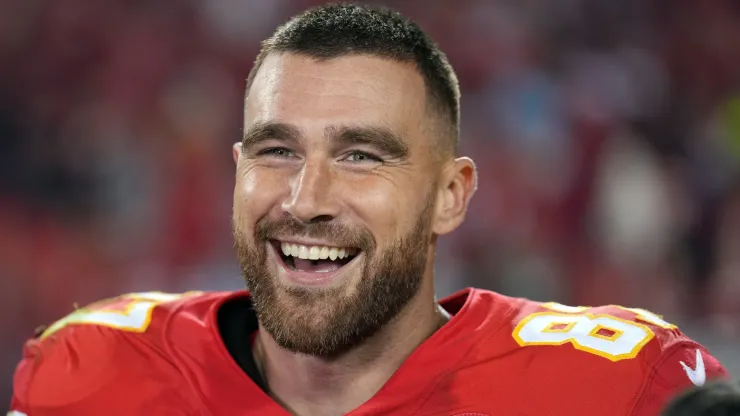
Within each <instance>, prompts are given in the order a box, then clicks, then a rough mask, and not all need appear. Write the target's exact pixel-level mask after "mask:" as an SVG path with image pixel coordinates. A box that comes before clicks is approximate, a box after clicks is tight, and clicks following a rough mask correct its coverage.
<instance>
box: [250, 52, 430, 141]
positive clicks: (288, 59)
mask: <svg viewBox="0 0 740 416" xmlns="http://www.w3.org/2000/svg"><path fill="white" fill-rule="evenodd" d="M425 97H426V93H425V89H424V81H423V79H422V77H421V75H420V74H419V73H418V71H417V70H416V68H415V67H414V66H413V65H412V64H407V63H401V62H395V61H391V60H388V59H383V58H379V57H374V56H366V55H350V56H342V57H338V58H334V59H330V60H325V61H318V60H316V59H314V58H311V57H306V56H301V55H296V54H290V53H281V54H270V55H268V56H267V57H266V58H265V60H264V61H263V63H262V65H261V67H260V69H259V70H258V72H257V74H256V76H255V78H254V81H253V83H252V86H251V88H250V91H249V94H248V96H247V100H246V106H245V111H246V114H245V125H246V126H249V125H250V124H252V123H255V122H260V121H281V122H286V123H291V124H295V125H297V126H298V127H300V128H301V129H305V130H306V131H309V132H311V131H321V132H323V130H324V128H325V127H327V126H330V125H354V124H358V123H361V124H377V125H384V126H385V127H388V128H390V129H392V130H395V131H397V132H399V133H403V134H406V135H409V134H411V135H413V133H414V132H415V131H416V130H418V129H419V128H420V126H421V124H422V122H423V120H424V114H425Z"/></svg>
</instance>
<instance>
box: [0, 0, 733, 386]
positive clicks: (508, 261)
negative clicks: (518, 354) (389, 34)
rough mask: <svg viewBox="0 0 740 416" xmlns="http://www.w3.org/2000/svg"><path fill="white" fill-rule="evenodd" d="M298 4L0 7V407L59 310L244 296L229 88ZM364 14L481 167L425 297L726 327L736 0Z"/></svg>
mask: <svg viewBox="0 0 740 416" xmlns="http://www.w3.org/2000/svg"><path fill="white" fill-rule="evenodd" d="M318 3H321V2H319V1H310V0H210V1H198V0H158V1H143V0H126V1H124V0H55V1H43V0H4V1H2V2H0V9H3V10H4V11H3V12H0V301H1V302H0V305H2V306H0V313H2V316H3V320H2V334H1V335H0V341H1V342H0V394H3V393H6V392H9V382H10V374H11V371H12V367H13V365H14V364H15V362H16V361H17V360H18V358H19V356H20V346H21V343H22V340H23V339H24V338H27V337H29V336H30V335H32V333H33V330H34V328H35V327H36V326H38V325H41V324H45V323H46V324H48V323H50V322H51V321H53V320H54V319H56V318H59V317H60V316H62V315H64V314H66V313H68V312H69V311H70V310H71V308H72V306H73V305H74V304H85V303H88V302H90V301H93V300H96V299H100V298H102V297H108V296H112V295H115V294H119V293H122V292H130V291H142V290H162V291H183V290H188V289H236V288H240V287H241V286H242V283H241V281H240V278H239V271H238V268H237V266H236V263H235V260H234V254H233V248H232V240H231V234H230V217H231V192H232V187H233V174H234V172H233V170H234V165H233V161H232V159H231V145H232V144H233V143H234V142H236V141H238V140H240V135H241V127H242V117H243V114H242V105H243V98H244V97H243V93H244V87H245V79H246V76H247V73H248V71H249V69H250V67H251V65H252V63H253V61H254V58H255V56H256V54H257V51H258V50H259V42H260V40H262V39H263V38H265V37H267V36H269V35H270V33H271V32H272V31H273V30H274V28H275V26H276V25H277V24H279V23H280V22H282V21H284V20H285V19H286V18H288V17H289V16H290V15H292V14H294V13H296V12H298V11H300V10H302V9H304V8H306V7H309V6H312V5H315V4H318ZM384 3H385V4H388V5H392V6H394V7H396V8H398V9H399V10H401V11H403V12H405V13H407V14H408V15H410V16H412V17H413V18H414V19H415V20H417V21H418V22H419V23H420V24H421V25H422V27H423V28H425V29H426V30H427V31H428V32H429V33H430V34H431V35H432V37H433V38H434V39H435V40H436V41H437V42H438V43H439V44H440V46H441V47H442V49H443V50H444V51H446V53H447V54H448V56H449V58H450V60H451V62H452V64H453V66H454V67H455V69H456V70H457V72H458V75H459V78H460V81H461V87H462V91H463V103H462V120H463V121H462V138H461V149H460V153H461V154H467V155H471V156H473V158H474V159H475V161H476V162H477V166H478V168H479V175H480V176H479V190H478V193H477V195H476V196H475V197H474V199H473V203H472V207H471V209H470V212H469V215H468V218H467V221H466V223H465V225H464V226H463V227H462V228H461V229H460V230H459V231H457V232H456V233H455V234H454V235H452V236H450V237H448V238H443V239H442V241H441V244H442V247H441V248H440V254H439V259H438V262H439V264H438V268H437V280H438V287H439V292H440V295H444V294H447V293H450V292H452V291H454V290H456V289H459V288H462V287H465V286H471V285H472V286H478V287H484V288H489V289H494V290H498V291H501V292H502V293H505V294H508V295H513V296H528V297H531V298H534V299H537V300H557V301H560V302H562V303H566V304H573V305H589V304H597V303H619V304H624V305H627V306H640V307H644V308H647V309H651V310H653V311H655V312H657V313H659V314H662V315H665V316H666V319H668V320H672V321H680V322H687V323H690V324H691V325H693V326H694V327H695V328H698V329H697V330H700V331H702V333H706V334H707V335H706V336H707V337H710V335H711V336H715V335H717V334H719V336H721V337H725V336H726V337H732V336H735V335H737V334H738V333H739V332H740V175H739V174H738V173H739V170H738V167H739V166H740V90H739V89H738V87H740V3H738V2H735V1H730V0H702V1H691V0H622V1H588V0H548V1H543V0H518V1H513V0H512V1H486V0H456V1H449V0H416V1H412V0H405V1H403V0H398V1H386V2H384ZM698 338H699V340H700V341H701V340H703V338H702V337H701V336H699V337H698ZM729 349H730V350H732V347H729ZM733 354H734V355H733ZM719 356H720V358H722V357H723V355H722V354H719ZM729 356H730V357H731V358H732V357H734V359H736V360H737V362H740V353H739V352H737V351H734V352H732V353H731V354H730V355H729ZM730 367H731V366H730ZM8 395H9V393H8ZM8 395H6V396H8Z"/></svg>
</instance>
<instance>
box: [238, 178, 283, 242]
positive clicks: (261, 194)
mask: <svg viewBox="0 0 740 416" xmlns="http://www.w3.org/2000/svg"><path fill="white" fill-rule="evenodd" d="M281 183H285V180H281V179H280V178H278V177H277V175H276V174H275V173H274V172H273V171H271V170H270V169H264V168H254V169H245V170H244V172H242V173H240V174H237V177H236V185H235V187H234V219H235V221H237V222H238V223H239V225H240V226H242V227H247V228H249V229H251V228H252V226H253V225H254V224H255V223H256V222H257V221H258V220H259V219H260V218H262V217H264V216H265V215H267V214H268V213H269V212H270V210H271V209H273V208H274V207H276V206H280V204H279V201H280V195H282V188H283V186H282V185H281Z"/></svg>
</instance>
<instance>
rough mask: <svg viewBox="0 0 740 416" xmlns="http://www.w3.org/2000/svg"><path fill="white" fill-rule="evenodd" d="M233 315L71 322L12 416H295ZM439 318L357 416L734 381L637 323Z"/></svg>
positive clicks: (485, 303)
mask: <svg viewBox="0 0 740 416" xmlns="http://www.w3.org/2000/svg"><path fill="white" fill-rule="evenodd" d="M235 301H246V302H247V303H244V304H245V305H250V304H249V294H248V293H247V292H232V293H187V294H184V295H169V294H163V293H158V292H155V293H143V294H134V295H126V296H122V297H119V298H115V299H112V300H108V301H103V302H100V303H98V304H93V305H91V306H89V307H87V308H84V309H80V310H78V311H76V312H74V313H72V314H71V315H69V316H67V317H66V318H64V319H62V320H61V321H59V322H57V323H55V324H54V325H52V326H51V327H50V328H49V329H48V330H47V331H46V332H45V333H44V334H43V335H42V336H41V337H39V338H38V339H34V340H31V341H29V342H28V343H27V344H26V346H25V348H24V358H23V360H22V361H21V363H20V364H19V366H18V368H17V370H16V373H15V378H14V385H15V389H14V396H13V399H12V403H11V406H12V407H11V409H12V410H14V411H15V413H13V412H11V414H13V415H24V414H25V415H28V416H61V415H70V416H73V415H74V416H79V415H110V416H113V415H126V416H131V415H213V416H218V415H229V416H248V415H260V416H286V415H288V413H287V412H286V411H285V410H283V409H282V408H281V407H280V406H279V405H278V404H277V403H276V402H275V401H273V400H272V399H271V398H270V396H269V395H268V394H267V393H265V392H264V391H263V389H261V388H260V387H259V383H258V382H255V381H254V380H253V378H251V377H249V376H248V375H247V372H245V371H244V367H243V366H241V365H240V364H239V363H238V362H237V361H238V360H236V359H235V358H234V356H233V354H232V353H230V349H229V348H228V347H227V345H226V344H225V342H224V337H223V336H222V331H223V328H220V325H221V324H220V323H219V322H220V321H219V319H220V318H218V315H219V311H220V310H224V309H225V305H228V304H233V303H234V302H235ZM441 305H442V306H443V307H444V308H445V309H446V310H447V311H448V312H449V313H450V314H451V315H452V316H453V317H452V319H451V320H450V321H449V322H448V323H447V324H446V325H445V326H443V327H442V328H441V329H439V330H438V331H437V332H436V333H434V334H433V335H432V336H431V337H430V338H429V339H427V340H426V341H425V342H424V343H423V344H421V345H420V346H419V347H418V348H417V349H416V350H415V351H414V352H413V353H412V354H411V355H410V356H409V357H408V359H407V360H406V361H405V362H404V363H403V365H401V367H400V368H399V369H398V370H397V371H396V373H395V374H394V375H393V376H392V377H391V379H390V380H388V382H387V383H386V384H385V385H384V386H383V387H382V388H381V389H380V391H378V392H377V393H376V394H375V396H373V397H372V398H371V399H370V400H369V401H367V402H366V403H365V404H363V405H362V406H360V407H359V408H357V409H355V410H354V411H352V412H350V413H349V415H350V416H365V415H403V416H407V415H418V416H453V415H454V416H487V415H490V416H493V415H568V416H579V415H589V416H591V415H595V414H598V415H603V416H608V415H620V416H623V415H657V414H659V412H660V410H661V408H662V407H663V406H664V404H665V403H666V402H667V401H668V400H669V399H670V398H671V397H672V396H673V395H674V394H676V393H677V392H679V391H681V390H684V389H686V388H688V387H690V386H692V385H694V384H696V385H699V384H702V383H703V382H704V381H705V380H707V379H711V378H725V377H727V376H728V375H727V372H726V371H725V369H724V368H723V367H722V366H721V365H720V363H719V362H717V360H716V359H715V358H714V357H712V356H711V355H710V354H709V353H708V351H707V350H706V349H704V348H703V347H702V346H701V345H699V344H697V343H696V342H694V341H692V340H690V339H688V338H686V337H685V336H684V335H683V334H681V332H680V331H679V330H678V329H677V328H676V327H675V326H674V325H671V324H670V323H668V322H665V321H664V320H663V319H661V318H660V317H658V316H656V315H654V314H652V313H650V312H648V311H644V310H640V309H629V308H622V307H619V306H603V307H594V308H587V307H568V306H564V305H560V304H556V303H539V302H533V301H530V300H526V299H517V298H510V297H506V296H503V295H500V294H497V293H493V292H489V291H484V290H478V289H467V290H464V291H461V292H459V293H457V294H455V295H452V296H450V297H448V298H446V299H444V300H443V301H442V302H441ZM232 309H233V308H232ZM247 309H249V308H247ZM247 313H248V314H251V315H250V316H252V318H250V319H252V320H253V322H252V323H251V324H247V323H246V322H245V323H244V324H239V325H240V326H239V329H240V331H241V330H243V332H244V333H245V334H249V332H250V331H253V330H255V329H256V327H255V328H249V325H256V320H254V319H256V318H254V313H253V311H251V309H249V310H248V311H247ZM245 316H247V315H245ZM240 319H241V318H240ZM245 320H246V321H248V320H249V319H245ZM250 356H251V354H250Z"/></svg>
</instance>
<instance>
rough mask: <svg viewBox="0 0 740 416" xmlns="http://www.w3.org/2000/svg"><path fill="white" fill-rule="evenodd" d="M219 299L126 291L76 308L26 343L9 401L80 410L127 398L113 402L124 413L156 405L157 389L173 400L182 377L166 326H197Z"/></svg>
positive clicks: (207, 295)
mask: <svg viewBox="0 0 740 416" xmlns="http://www.w3.org/2000/svg"><path fill="white" fill-rule="evenodd" d="M227 296H228V294H226V293H203V292H188V293H183V294H169V293H161V292H147V293H133V294H127V295H122V296H118V297H115V298H111V299H105V300H102V301H99V302H95V303H93V304H90V305H88V306H85V307H82V308H79V309H76V310H74V311H73V312H72V313H70V314H69V315H67V316H66V317H64V318H62V319H60V320H59V321H57V322H55V323H53V324H52V325H50V326H49V327H48V328H47V329H46V330H45V331H44V332H43V333H42V334H40V336H38V337H37V338H35V339H32V340H29V341H28V342H27V343H26V345H25V346H24V348H23V359H22V360H21V362H20V363H19V365H18V367H17V369H16V372H15V376H14V380H13V384H14V400H16V401H19V402H21V403H24V406H31V407H33V408H39V407H44V408H47V407H52V408H53V407H60V406H61V407H65V406H74V405H75V404H76V403H87V404H86V405H85V406H87V407H84V408H88V407H89V406H90V404H89V403H90V402H98V401H100V402H101V403H108V404H110V403H111V401H114V402H115V401H116V400H121V399H116V397H122V396H128V398H129V401H128V403H120V405H121V406H124V407H125V406H127V405H134V403H133V402H136V401H139V402H141V401H147V402H148V401H155V402H156V401H157V400H160V399H157V397H163V396H162V393H163V392H165V391H166V392H167V394H166V396H167V397H170V398H172V397H176V396H179V395H180V393H177V390H178V389H179V388H182V386H181V384H182V383H183V381H182V377H180V376H179V370H178V368H177V367H176V365H174V363H173V362H172V361H171V360H170V354H169V352H168V350H167V348H168V347H167V342H165V339H166V334H167V332H168V330H169V327H170V326H171V322H173V321H174V320H187V321H192V322H198V323H199V324H200V325H201V326H202V325H203V324H204V322H205V319H206V317H207V311H208V309H209V308H210V307H211V306H212V305H213V304H215V303H217V302H218V301H219V299H222V298H225V297H227ZM183 391H185V390H184V389H183ZM123 392H125V393H126V394H121V393H123ZM182 403H183V404H184V403H186V402H182ZM150 405H151V403H150ZM65 408H66V407H65Z"/></svg>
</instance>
